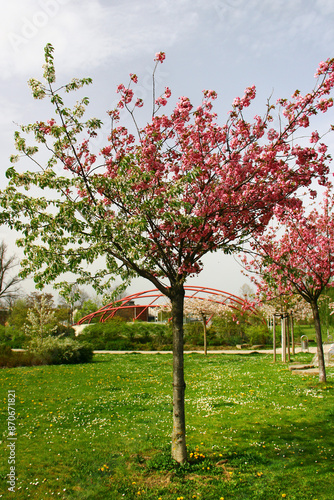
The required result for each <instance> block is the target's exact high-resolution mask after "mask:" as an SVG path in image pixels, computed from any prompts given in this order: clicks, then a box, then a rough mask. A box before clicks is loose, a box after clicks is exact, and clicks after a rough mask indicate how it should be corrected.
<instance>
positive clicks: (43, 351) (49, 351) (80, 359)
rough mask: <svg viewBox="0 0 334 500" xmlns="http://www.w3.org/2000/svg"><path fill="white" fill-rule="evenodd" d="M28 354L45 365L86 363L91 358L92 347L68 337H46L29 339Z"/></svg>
mask: <svg viewBox="0 0 334 500" xmlns="http://www.w3.org/2000/svg"><path fill="white" fill-rule="evenodd" d="M28 354H30V355H31V356H32V357H33V358H36V359H37V360H40V361H41V364H46V365H60V364H74V363H88V362H90V361H91V360H92V358H93V349H92V348H91V346H89V345H88V344H86V343H81V342H78V341H76V340H73V339H70V338H64V339H59V338H55V337H47V338H44V339H41V338H35V339H33V340H31V341H30V342H29V345H28Z"/></svg>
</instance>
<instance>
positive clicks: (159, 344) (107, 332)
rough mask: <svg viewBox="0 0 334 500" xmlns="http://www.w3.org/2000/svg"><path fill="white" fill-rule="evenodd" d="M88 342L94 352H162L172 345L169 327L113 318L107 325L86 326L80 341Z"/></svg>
mask: <svg viewBox="0 0 334 500" xmlns="http://www.w3.org/2000/svg"><path fill="white" fill-rule="evenodd" d="M81 340H83V341H85V342H88V343H89V344H90V345H91V346H92V347H93V349H95V350H110V351H117V350H121V351H126V350H139V349H140V350H160V349H161V350H163V349H166V348H170V347H171V345H172V330H171V326H170V325H160V324H155V323H145V322H139V321H138V322H134V323H127V322H126V321H124V320H122V319H121V318H113V319H112V320H110V321H108V322H107V323H95V324H93V325H89V326H87V327H86V328H85V329H84V330H83V332H82V333H81V334H80V341H81Z"/></svg>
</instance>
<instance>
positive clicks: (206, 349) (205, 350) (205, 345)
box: [202, 315, 208, 356]
mask: <svg viewBox="0 0 334 500" xmlns="http://www.w3.org/2000/svg"><path fill="white" fill-rule="evenodd" d="M202 321H203V331H204V354H205V356H206V355H207V354H208V347H207V340H206V339H207V336H206V334H207V330H206V316H204V315H202Z"/></svg>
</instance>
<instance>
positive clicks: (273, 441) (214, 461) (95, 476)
mask: <svg viewBox="0 0 334 500" xmlns="http://www.w3.org/2000/svg"><path fill="white" fill-rule="evenodd" d="M311 358H312V355H309V354H298V355H296V356H295V360H297V359H299V360H300V361H308V360H310V359H311ZM185 366H186V382H187V390H186V418H187V443H188V456H189V462H188V463H187V464H186V465H184V466H175V464H174V463H172V461H171V460H170V458H169V457H170V433H171V419H172V415H171V411H172V406H171V405H172V400H171V392H172V387H171V382H172V357H171V355H169V354H156V355H145V354H127V355H108V354H101V355H97V356H95V362H93V363H90V364H85V365H60V366H40V367H22V368H11V369H2V370H1V371H0V379H1V387H2V397H1V413H0V417H1V456H0V477H1V491H0V496H1V498H6V499H7V498H15V499H28V498H35V499H39V500H40V499H43V498H61V499H101V500H102V499H111V500H118V499H120V500H121V499H126V500H132V499H137V498H142V499H150V500H151V499H154V500H158V499H162V500H167V499H168V500H169V499H170V500H178V499H179V500H180V499H182V500H190V499H201V500H220V499H224V500H230V499H233V500H238V499H246V500H249V499H259V500H261V499H263V500H276V499H277V500H278V499H282V498H286V499H288V500H293V499H294V500H316V499H317V500H332V499H333V491H334V473H333V472H334V471H333V468H334V369H333V368H332V369H329V370H328V383H327V384H326V385H320V384H319V383H318V382H317V377H313V376H310V375H308V376H301V375H297V374H292V373H291V372H290V371H288V369H287V366H286V365H283V364H281V363H277V364H276V365H273V364H272V363H271V356H266V355H264V354H255V355H254V354H253V355H239V356H236V355H222V354H217V355H209V356H207V357H204V356H203V355H201V354H189V355H186V356H185ZM9 390H11V391H13V390H14V391H15V395H16V402H15V412H16V413H15V416H16V420H15V424H16V432H17V434H16V437H17V440H16V441H15V453H14V455H15V457H14V458H15V468H16V469H15V472H16V486H15V490H16V491H15V493H11V492H9V491H8V490H7V488H8V486H9V484H8V483H7V480H8V477H7V474H8V473H9V467H10V466H9V464H8V459H9V456H10V448H9V446H8V444H9V443H10V441H9V439H8V428H7V427H8V424H7V418H8V391H9ZM11 408H13V407H12V406H11ZM12 457H13V454H12Z"/></svg>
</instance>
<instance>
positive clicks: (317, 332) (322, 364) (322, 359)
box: [311, 301, 326, 382]
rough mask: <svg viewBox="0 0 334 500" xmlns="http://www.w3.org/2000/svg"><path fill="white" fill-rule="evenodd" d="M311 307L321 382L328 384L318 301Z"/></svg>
mask: <svg viewBox="0 0 334 500" xmlns="http://www.w3.org/2000/svg"><path fill="white" fill-rule="evenodd" d="M311 307H312V312H313V319H314V327H315V338H316V341H317V354H318V363H319V382H326V369H325V357H324V349H323V346H322V336H321V323H320V316H319V308H318V302H317V301H315V302H312V303H311Z"/></svg>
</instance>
